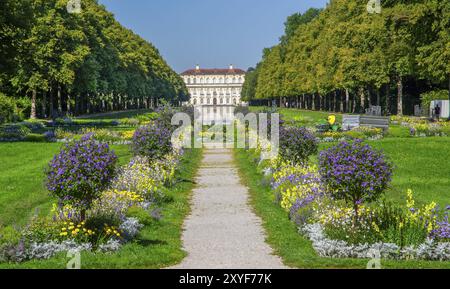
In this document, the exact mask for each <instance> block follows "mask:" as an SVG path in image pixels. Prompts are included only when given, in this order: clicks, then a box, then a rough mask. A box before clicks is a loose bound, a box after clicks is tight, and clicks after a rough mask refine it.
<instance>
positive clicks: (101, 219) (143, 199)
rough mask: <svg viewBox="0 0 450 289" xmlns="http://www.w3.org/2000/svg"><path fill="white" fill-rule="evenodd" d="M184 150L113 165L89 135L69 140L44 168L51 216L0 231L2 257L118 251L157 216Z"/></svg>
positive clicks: (23, 258)
mask: <svg viewBox="0 0 450 289" xmlns="http://www.w3.org/2000/svg"><path fill="white" fill-rule="evenodd" d="M135 145H136V144H135ZM182 154H183V151H182V150H178V149H175V148H172V147H171V150H170V151H166V154H164V155H161V156H159V158H158V159H151V160H150V159H149V158H147V157H145V156H142V155H141V154H136V156H135V157H134V158H133V159H132V160H131V161H130V162H129V163H128V164H127V165H124V166H122V167H120V168H116V167H115V160H116V156H115V154H114V152H113V151H110V150H109V147H108V145H107V144H106V143H102V142H99V141H98V140H96V139H95V138H94V135H93V133H89V134H87V135H85V136H83V137H82V138H81V140H79V141H70V142H69V143H67V144H66V145H64V148H63V149H62V151H61V153H60V154H59V155H57V156H55V158H54V160H53V161H52V162H51V163H50V165H49V168H48V170H47V174H48V181H47V186H48V189H49V191H50V192H51V193H52V194H53V195H54V196H55V197H56V198H57V200H58V202H57V203H56V204H54V205H53V209H52V212H51V216H47V217H35V218H33V220H32V221H31V222H30V223H29V224H28V225H27V226H26V227H25V228H23V229H20V230H17V229H15V228H13V227H6V228H3V229H1V230H0V235H1V236H2V238H1V239H0V261H3V262H23V261H26V260H31V259H48V258H50V257H52V256H54V255H56V254H58V253H60V252H64V251H91V252H94V253H95V252H112V251H117V250H119V249H120V247H121V246H122V245H123V244H125V243H127V242H129V241H131V240H133V239H134V238H136V236H137V235H138V234H139V232H140V230H141V229H142V228H143V227H144V226H145V225H149V224H151V223H152V222H154V221H155V220H157V219H159V218H161V214H160V208H159V207H160V205H161V204H162V201H163V200H164V195H165V190H166V189H167V188H168V187H170V186H172V185H173V184H174V183H175V179H174V178H175V171H176V168H177V167H178V165H179V160H180V158H181V157H182Z"/></svg>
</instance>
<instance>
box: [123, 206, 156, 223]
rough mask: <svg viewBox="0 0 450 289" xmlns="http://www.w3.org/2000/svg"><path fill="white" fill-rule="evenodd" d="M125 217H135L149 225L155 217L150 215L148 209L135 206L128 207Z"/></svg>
mask: <svg viewBox="0 0 450 289" xmlns="http://www.w3.org/2000/svg"><path fill="white" fill-rule="evenodd" d="M127 217H130V218H136V219H138V220H139V223H141V224H143V225H151V224H152V223H154V222H155V219H154V218H153V217H152V216H151V215H150V212H149V211H147V210H145V209H143V208H141V207H136V206H135V207H131V208H129V209H128V212H127Z"/></svg>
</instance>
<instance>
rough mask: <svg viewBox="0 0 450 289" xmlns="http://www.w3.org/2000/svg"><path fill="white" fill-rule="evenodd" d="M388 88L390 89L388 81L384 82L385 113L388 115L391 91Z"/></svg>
mask: <svg viewBox="0 0 450 289" xmlns="http://www.w3.org/2000/svg"><path fill="white" fill-rule="evenodd" d="M390 90H391V87H390V85H389V83H388V84H386V112H385V114H386V115H389V114H390V111H391V96H390V94H391V92H390Z"/></svg>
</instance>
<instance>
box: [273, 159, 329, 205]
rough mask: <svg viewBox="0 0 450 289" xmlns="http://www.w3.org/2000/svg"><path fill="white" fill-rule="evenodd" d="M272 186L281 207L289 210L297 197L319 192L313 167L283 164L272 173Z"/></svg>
mask: <svg viewBox="0 0 450 289" xmlns="http://www.w3.org/2000/svg"><path fill="white" fill-rule="evenodd" d="M272 187H273V188H274V189H275V192H276V193H277V194H278V198H279V199H280V204H281V207H282V208H284V209H285V210H287V211H289V210H290V209H291V207H292V205H293V204H294V203H295V202H296V201H297V200H298V199H305V198H308V197H311V196H315V195H318V194H320V191H321V190H320V180H319V176H318V173H317V168H315V167H305V166H299V165H297V166H292V165H286V164H285V165H283V166H282V167H281V168H280V169H279V170H278V171H276V172H275V173H274V174H273V180H272Z"/></svg>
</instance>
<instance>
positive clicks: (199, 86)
mask: <svg viewBox="0 0 450 289" xmlns="http://www.w3.org/2000/svg"><path fill="white" fill-rule="evenodd" d="M181 77H182V78H183V80H184V82H185V83H186V86H187V88H188V90H189V94H190V95H191V99H190V101H189V104H191V105H194V106H236V105H241V104H242V102H241V92H242V86H243V84H244V80H245V71H243V70H242V69H237V68H234V67H233V65H230V67H229V68H228V69H200V67H199V66H198V65H197V66H196V68H195V69H189V70H186V71H185V72H183V73H182V74H181Z"/></svg>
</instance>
